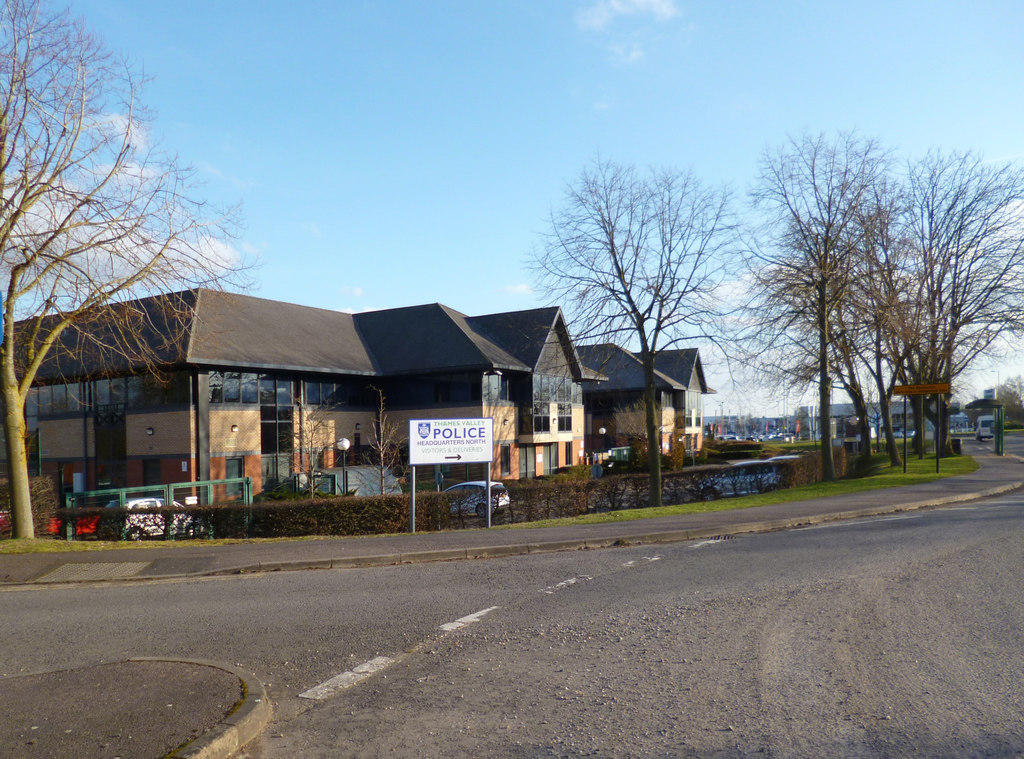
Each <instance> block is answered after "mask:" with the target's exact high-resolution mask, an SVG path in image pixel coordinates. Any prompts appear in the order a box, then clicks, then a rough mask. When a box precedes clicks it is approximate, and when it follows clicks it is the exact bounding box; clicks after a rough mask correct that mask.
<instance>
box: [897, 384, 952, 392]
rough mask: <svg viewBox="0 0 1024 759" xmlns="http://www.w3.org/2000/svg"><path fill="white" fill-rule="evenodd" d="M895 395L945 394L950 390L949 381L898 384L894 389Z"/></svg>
mask: <svg viewBox="0 0 1024 759" xmlns="http://www.w3.org/2000/svg"><path fill="white" fill-rule="evenodd" d="M892 392H893V394H894V395H945V394H947V393H948V392H949V383H948V382H936V383H933V384H931V385H897V386H896V387H894V388H893V389H892Z"/></svg>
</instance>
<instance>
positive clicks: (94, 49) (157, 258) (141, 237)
mask: <svg viewBox="0 0 1024 759" xmlns="http://www.w3.org/2000/svg"><path fill="white" fill-rule="evenodd" d="M140 87H141V81H140V79H139V78H138V77H137V76H136V74H135V73H134V72H133V70H132V68H131V67H130V66H129V65H128V64H127V63H125V62H124V61H122V60H120V59H118V58H117V57H116V56H114V55H112V54H111V53H110V52H109V51H108V50H107V49H106V48H105V47H104V46H103V44H102V43H101V42H100V41H99V40H97V39H96V38H95V37H93V36H92V35H91V34H89V33H88V32H87V31H86V29H85V28H84V26H83V24H82V23H81V22H79V21H76V20H74V19H72V18H71V17H70V16H69V15H68V14H67V13H55V12H51V11H50V9H49V8H48V7H47V6H46V5H45V4H44V2H42V0H7V1H6V2H5V3H4V5H3V6H2V8H0V256H2V261H0V277H2V279H0V285H2V286H3V290H4V293H3V297H4V302H3V342H2V344H0V393H2V397H3V402H4V431H5V433H6V446H7V461H8V472H9V478H10V489H11V505H12V515H13V523H14V535H15V537H20V538H31V537H33V536H34V534H33V527H32V515H31V502H30V498H29V488H28V466H27V455H26V425H25V415H24V408H25V400H26V396H27V394H28V392H29V389H30V387H31V385H32V383H33V381H34V379H35V378H36V375H37V372H38V370H39V368H40V365H41V363H42V362H43V361H44V359H45V358H46V356H47V355H48V353H50V351H51V350H52V349H53V348H54V346H55V345H56V344H57V342H58V340H59V339H60V337H61V335H62V333H64V332H65V331H67V330H69V328H71V327H72V326H74V325H76V324H81V323H82V322H83V321H84V320H88V319H91V318H94V317H96V315H97V314H99V313H100V312H101V311H102V308H101V307H103V306H104V305H108V304H116V303H127V302H128V301H131V300H132V299H134V298H137V297H139V296H142V295H148V294H152V293H158V292H163V291H170V290H177V289H184V288H188V287H194V286H205V287H219V286H221V285H222V284H223V283H224V281H225V278H226V277H227V276H228V275H229V274H230V273H231V272H232V271H236V272H237V271H238V270H239V268H240V267H239V265H238V261H237V259H236V258H235V255H234V252H233V251H232V249H231V248H230V247H229V246H228V245H226V244H225V243H224V242H223V241H224V239H225V236H226V234H227V232H228V231H229V225H228V222H229V221H230V218H229V216H225V215H224V214H217V215H214V216H213V217H211V215H210V212H209V211H208V209H207V208H205V206H204V204H203V203H202V202H199V201H197V200H194V199H193V191H194V187H193V172H192V171H191V170H190V169H188V168H186V167H182V166H181V165H179V163H178V162H177V161H176V159H175V158H173V157H171V156H166V155H163V154H161V153H160V152H159V151H158V149H157V148H156V147H155V146H154V145H153V144H152V143H151V142H150V134H149V131H148V124H149V119H148V117H147V114H146V113H145V112H144V110H143V108H142V107H141V105H140V103H139V100H138V98H139V94H140ZM173 302H174V301H173V299H166V303H167V304H171V305H168V308H172V309H173ZM129 310H131V309H130V308H129V307H128V306H125V311H126V312H127V311H129ZM136 315H137V316H138V317H139V319H138V321H139V322H145V320H146V318H147V317H146V316H144V315H142V314H141V312H137V313H136ZM165 321H167V320H166V319H165ZM118 328H119V329H121V331H126V330H130V329H132V327H131V326H130V324H127V323H125V324H123V325H120V326H119V327H118ZM140 342H141V341H140V340H139V339H135V340H134V341H132V340H128V341H127V342H124V343H122V345H131V344H133V343H134V344H135V345H139V344H140ZM143 347H144V346H143ZM142 352H143V353H144V351H142Z"/></svg>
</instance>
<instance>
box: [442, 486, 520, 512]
mask: <svg viewBox="0 0 1024 759" xmlns="http://www.w3.org/2000/svg"><path fill="white" fill-rule="evenodd" d="M444 492H445V493H448V494H449V495H451V496H452V514H461V515H467V514H476V515H477V516H478V517H480V518H481V519H484V518H486V516H487V512H486V510H485V508H484V504H485V503H486V502H487V483H486V482H484V481H483V480H476V481H471V482H460V483H459V484H458V485H452V486H451V487H449V488H445V490H444ZM509 503H511V500H510V499H509V497H508V490H506V489H505V486H504V485H503V484H502V483H500V482H492V483H491V514H496V513H498V512H499V511H501V510H502V509H504V508H505V507H507V506H508V505H509Z"/></svg>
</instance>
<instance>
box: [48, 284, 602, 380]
mask: <svg viewBox="0 0 1024 759" xmlns="http://www.w3.org/2000/svg"><path fill="white" fill-rule="evenodd" d="M129 313H133V314H138V316H137V317H136V318H135V319H134V322H138V324H134V325H133V328H132V329H131V330H126V329H124V328H123V326H119V325H121V324H122V323H123V322H125V321H126V318H125V314H129ZM90 335H93V336H95V335H100V336H102V337H103V340H102V341H100V342H101V343H102V344H109V345H110V346H113V347H112V348H109V349H107V348H103V349H98V348H97V347H96V343H97V341H96V340H94V339H91V338H90V337H89V336H90ZM552 335H553V336H554V338H555V339H556V340H557V341H558V343H559V344H560V345H561V346H562V348H563V349H564V350H565V353H566V355H567V356H568V358H569V362H570V364H571V366H572V367H573V371H574V376H577V377H578V376H579V372H580V371H582V369H581V366H580V363H579V359H578V357H577V355H576V352H575V350H574V348H573V345H572V342H571V340H570V339H569V333H568V329H567V327H566V325H565V319H564V317H563V316H562V313H561V310H560V309H558V308H542V309H533V310H527V311H512V312H508V313H502V314H491V315H488V316H477V317H469V316H466V315H465V314H461V313H459V312H458V311H455V310H454V309H451V308H448V307H447V306H443V305H441V304H439V303H433V304H428V305H422V306H410V307H407V308H395V309H387V310H382V311H369V312H364V313H360V314H347V313H342V312H340V311H330V310H327V309H320V308H311V307H309V306H300V305H296V304H293V303H282V302H280V301H274V300H267V299H264V298H256V297H253V296H249V295H239V294H236V293H226V292H220V291H216V290H206V289H196V290H186V291H184V292H180V293H168V294H163V295H158V296H154V297H151V298H142V299H139V300H135V301H130V302H129V303H125V304H115V305H111V306H109V307H106V308H104V309H101V310H99V311H98V312H97V318H96V319H94V320H93V322H91V323H90V324H88V325H83V326H82V327H80V328H73V329H69V330H67V331H66V332H65V333H64V335H63V337H62V339H61V346H60V347H61V350H59V351H56V352H54V353H53V354H52V355H51V357H50V358H49V359H48V361H47V363H46V366H45V368H44V371H42V372H41V373H40V375H39V378H40V380H43V381H45V380H47V379H50V380H53V379H57V378H62V377H66V378H74V377H84V376H95V375H100V374H119V373H126V372H131V371H139V370H143V369H145V368H146V366H147V362H144V361H141V360H138V359H136V360H132V356H133V354H134V353H135V352H136V351H134V350H126V349H118V346H124V345H132V344H134V342H136V341H137V340H141V341H142V342H143V343H144V344H145V345H147V346H148V348H149V353H150V357H149V358H150V360H151V363H150V364H149V365H152V363H155V364H159V365H161V366H163V367H168V368H169V367H175V366H183V365H187V364H192V365H199V366H220V367H237V368H239V369H244V368H260V369H276V370H286V371H300V372H302V371H308V372H329V373H346V374H362V375H368V376H382V375H402V374H412V373H437V372H461V371H481V372H486V371H491V370H511V371H523V372H529V371H532V370H534V369H535V368H536V365H537V362H538V360H539V358H540V356H541V354H542V353H543V351H544V348H545V345H546V344H548V343H549V342H550V340H551V338H552Z"/></svg>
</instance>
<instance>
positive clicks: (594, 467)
mask: <svg viewBox="0 0 1024 759" xmlns="http://www.w3.org/2000/svg"><path fill="white" fill-rule="evenodd" d="M607 431H608V430H606V429H605V428H604V427H599V428H598V429H597V434H598V435H600V436H601V444H602V445H604V435H605V433H606V432H607ZM590 474H591V476H592V477H593V478H594V479H595V480H596V479H598V478H599V477H600V476H601V475H602V474H603V470H602V468H601V464H600V463H599V462H598V460H597V446H594V448H593V449H592V450H591V451H590Z"/></svg>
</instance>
